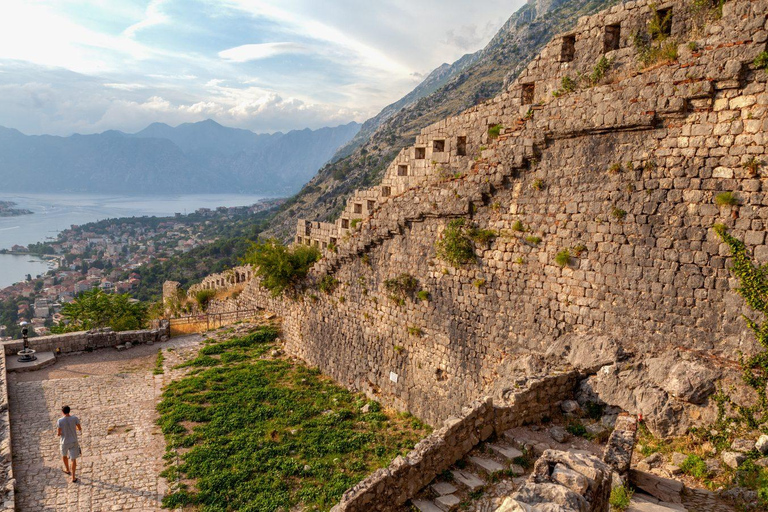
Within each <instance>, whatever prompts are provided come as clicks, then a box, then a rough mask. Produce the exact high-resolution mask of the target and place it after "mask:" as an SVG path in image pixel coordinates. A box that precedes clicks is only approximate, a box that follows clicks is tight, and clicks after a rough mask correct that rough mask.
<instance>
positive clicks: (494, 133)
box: [488, 124, 504, 139]
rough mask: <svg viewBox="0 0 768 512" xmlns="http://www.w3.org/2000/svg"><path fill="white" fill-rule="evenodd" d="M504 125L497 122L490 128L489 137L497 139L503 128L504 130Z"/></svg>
mask: <svg viewBox="0 0 768 512" xmlns="http://www.w3.org/2000/svg"><path fill="white" fill-rule="evenodd" d="M503 129H504V127H503V126H502V125H500V124H495V125H493V126H491V127H490V128H488V138H489V139H496V138H498V137H499V135H500V134H501V130H503Z"/></svg>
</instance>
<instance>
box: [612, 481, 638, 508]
mask: <svg viewBox="0 0 768 512" xmlns="http://www.w3.org/2000/svg"><path fill="white" fill-rule="evenodd" d="M633 494H635V492H634V491H633V490H632V489H629V488H628V487H626V486H624V485H621V486H618V487H614V488H613V489H611V497H610V498H609V500H608V503H610V505H611V510H612V511H616V512H624V511H625V510H627V509H628V508H629V503H630V501H632V495H633Z"/></svg>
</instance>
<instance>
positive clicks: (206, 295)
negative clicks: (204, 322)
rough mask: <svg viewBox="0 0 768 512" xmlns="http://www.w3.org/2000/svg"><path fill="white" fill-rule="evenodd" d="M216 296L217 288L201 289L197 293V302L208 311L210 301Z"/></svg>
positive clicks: (202, 308)
mask: <svg viewBox="0 0 768 512" xmlns="http://www.w3.org/2000/svg"><path fill="white" fill-rule="evenodd" d="M215 296H216V290H199V291H198V292H197V293H195V302H197V305H198V306H200V309H201V310H203V311H206V310H207V309H208V303H209V302H211V300H212V299H213V298H214V297H215Z"/></svg>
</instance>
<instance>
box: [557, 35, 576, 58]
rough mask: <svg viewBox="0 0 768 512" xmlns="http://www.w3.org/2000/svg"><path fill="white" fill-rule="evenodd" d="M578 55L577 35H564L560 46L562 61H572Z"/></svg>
mask: <svg viewBox="0 0 768 512" xmlns="http://www.w3.org/2000/svg"><path fill="white" fill-rule="evenodd" d="M575 56H576V36H564V37H563V41H562V46H561V47H560V62H571V61H572V60H573V58H574V57H575Z"/></svg>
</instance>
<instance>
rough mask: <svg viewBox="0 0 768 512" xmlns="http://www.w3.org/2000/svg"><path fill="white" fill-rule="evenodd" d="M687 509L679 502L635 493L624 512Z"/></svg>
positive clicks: (682, 510) (658, 511) (684, 510)
mask: <svg viewBox="0 0 768 512" xmlns="http://www.w3.org/2000/svg"><path fill="white" fill-rule="evenodd" d="M687 511H688V509H687V508H685V507H684V506H682V505H680V504H679V503H666V502H663V501H659V500H657V499H656V498H654V497H653V496H649V495H648V494H643V493H636V494H635V495H634V496H632V501H630V503H629V508H628V509H627V511H626V512H687Z"/></svg>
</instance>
